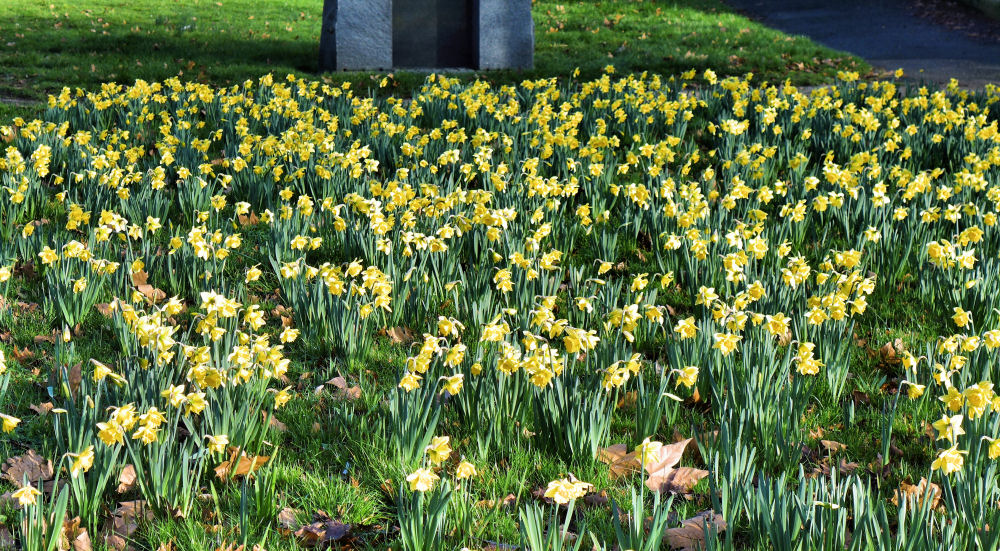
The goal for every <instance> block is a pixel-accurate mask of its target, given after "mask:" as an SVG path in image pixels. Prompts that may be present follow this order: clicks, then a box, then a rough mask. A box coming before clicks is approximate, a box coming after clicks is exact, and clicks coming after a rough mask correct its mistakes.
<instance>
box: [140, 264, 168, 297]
mask: <svg viewBox="0 0 1000 551" xmlns="http://www.w3.org/2000/svg"><path fill="white" fill-rule="evenodd" d="M148 279H149V274H147V273H146V272H144V271H142V270H139V271H138V272H132V285H135V288H136V289H137V290H138V291H139V292H140V293H142V296H144V297H146V298H147V299H149V300H150V301H151V302H153V303H154V304H155V303H157V302H160V301H161V300H164V299H165V298H167V293H165V292H163V290H161V289H157V288H156V287H153V286H152V285H150V284H149V283H146V281H147V280H148Z"/></svg>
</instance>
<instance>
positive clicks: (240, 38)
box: [0, 0, 868, 119]
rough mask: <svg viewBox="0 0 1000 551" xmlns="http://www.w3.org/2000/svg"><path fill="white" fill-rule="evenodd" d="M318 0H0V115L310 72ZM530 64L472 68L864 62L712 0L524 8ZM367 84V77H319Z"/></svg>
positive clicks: (761, 73)
mask: <svg viewBox="0 0 1000 551" xmlns="http://www.w3.org/2000/svg"><path fill="white" fill-rule="evenodd" d="M322 4H323V2H322V0H282V1H267V2H257V1H254V0H223V1H220V2H215V1H206V0H166V1H155V0H140V1H136V2H121V1H117V0H96V1H92V2H87V3H85V4H80V3H77V2H66V1H62V0H53V1H51V2H22V1H19V0H0V13H2V14H3V15H2V16H0V67H2V68H3V71H2V74H0V119H8V118H9V117H11V116H13V115H17V114H20V115H25V114H28V113H34V112H37V111H38V109H37V108H34V107H32V102H38V101H41V100H44V99H45V98H46V96H47V94H51V93H54V92H57V91H59V90H60V89H61V88H62V87H63V86H69V87H73V88H75V87H81V88H83V89H86V90H94V89H97V88H99V87H100V85H101V83H104V82H109V81H115V82H120V83H131V82H133V81H134V80H136V79H144V80H147V81H155V80H163V79H166V78H169V77H171V76H178V75H179V76H181V77H182V78H184V79H186V80H194V81H197V82H203V83H209V84H214V85H229V84H235V83H240V82H242V81H243V80H245V79H247V78H254V77H258V76H260V75H263V74H266V73H268V72H272V73H274V74H276V75H284V74H288V73H293V74H296V75H300V76H309V75H314V74H315V72H316V62H317V60H316V58H317V50H318V47H319V46H318V45H319V33H320V23H321V22H320V16H321V12H322ZM534 6H535V7H534V14H535V26H536V30H535V37H536V46H537V47H536V53H535V69H534V70H533V71H527V72H508V71H500V72H493V73H485V74H483V75H472V74H469V75H468V76H467V77H465V78H474V77H475V76H482V77H484V78H487V79H490V80H493V81H496V82H518V81H520V80H521V79H523V78H537V77H549V76H562V77H566V76H568V75H569V74H570V73H571V72H572V71H573V69H574V68H577V67H578V68H579V69H580V73H581V74H580V78H583V79H589V78H593V77H594V76H596V75H598V74H599V73H600V71H601V70H602V69H603V67H604V66H606V65H614V66H615V67H617V68H618V69H619V71H635V72H642V71H649V72H650V73H661V74H665V75H669V74H676V73H679V72H681V71H684V70H687V69H690V68H696V69H699V70H702V69H712V70H714V71H716V72H717V73H719V74H720V75H732V74H740V75H741V74H743V73H747V72H753V73H755V74H756V75H757V76H758V78H759V79H762V80H771V81H784V80H785V79H786V78H787V79H791V80H792V82H794V83H796V84H813V83H818V82H824V81H826V82H828V81H829V80H831V79H832V77H833V76H834V75H835V73H836V71H837V70H838V69H850V70H859V71H862V72H865V71H866V70H868V67H867V65H865V63H864V62H863V61H861V60H859V59H857V58H855V57H852V56H850V55H848V54H844V53H842V52H836V51H833V50H830V49H828V48H824V47H822V46H819V45H817V44H815V43H814V42H812V41H810V40H808V39H806V38H802V37H790V36H787V35H785V34H783V33H781V32H778V31H775V30H772V29H769V28H767V27H764V26H762V25H760V24H758V23H756V22H753V21H750V20H748V19H746V18H745V17H742V16H740V15H737V14H734V13H732V12H730V11H729V10H728V9H727V8H726V7H725V5H724V4H723V3H721V2H717V1H714V0H684V1H680V2H653V1H645V2H642V1H638V2H637V1H615V2H609V1H604V2H556V1H552V0H539V1H536V2H535V3H534ZM324 80H326V81H330V82H340V81H343V80H349V81H351V82H353V83H355V85H362V86H371V85H372V84H374V83H377V82H379V80H381V78H380V77H379V76H377V75H371V74H362V73H349V74H330V75H325V76H324ZM422 81H423V75H416V74H406V73H399V74H397V75H396V80H395V81H394V83H393V88H394V89H393V90H392V92H393V93H396V94H403V95H406V94H409V93H410V91H411V90H412V89H413V88H414V87H416V86H419V84H420V83H421V82H422Z"/></svg>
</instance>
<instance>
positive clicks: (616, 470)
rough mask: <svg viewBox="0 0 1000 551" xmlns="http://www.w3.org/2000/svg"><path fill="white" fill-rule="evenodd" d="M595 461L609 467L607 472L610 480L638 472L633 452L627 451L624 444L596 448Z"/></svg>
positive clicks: (636, 460)
mask: <svg viewBox="0 0 1000 551" xmlns="http://www.w3.org/2000/svg"><path fill="white" fill-rule="evenodd" d="M597 459H598V460H599V461H600V462H601V463H604V464H606V465H608V466H609V467H610V468H609V469H608V472H609V474H610V475H611V479H612V480H615V479H618V478H621V477H623V476H626V475H629V474H632V473H635V472H638V471H639V459H638V458H637V457H636V456H635V452H629V451H628V446H626V445H625V444H614V445H612V446H608V447H607V448H598V449H597Z"/></svg>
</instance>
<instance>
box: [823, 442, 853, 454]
mask: <svg viewBox="0 0 1000 551" xmlns="http://www.w3.org/2000/svg"><path fill="white" fill-rule="evenodd" d="M819 445H820V447H822V448H823V449H824V450H826V451H828V452H830V453H837V452H840V451H844V450H846V449H847V444H841V443H840V442H837V441H836V440H820V441H819Z"/></svg>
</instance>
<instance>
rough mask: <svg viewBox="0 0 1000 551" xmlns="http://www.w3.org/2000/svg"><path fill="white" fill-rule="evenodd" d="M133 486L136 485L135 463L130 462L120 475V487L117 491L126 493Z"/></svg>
mask: <svg viewBox="0 0 1000 551" xmlns="http://www.w3.org/2000/svg"><path fill="white" fill-rule="evenodd" d="M133 487H135V465H132V464H131V463H129V464H128V465H125V468H124V469H122V473H121V474H120V475H118V488H117V490H116V491H117V492H118V493H119V494H124V493H127V492H128V491H129V490H131V489H132V488H133Z"/></svg>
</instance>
